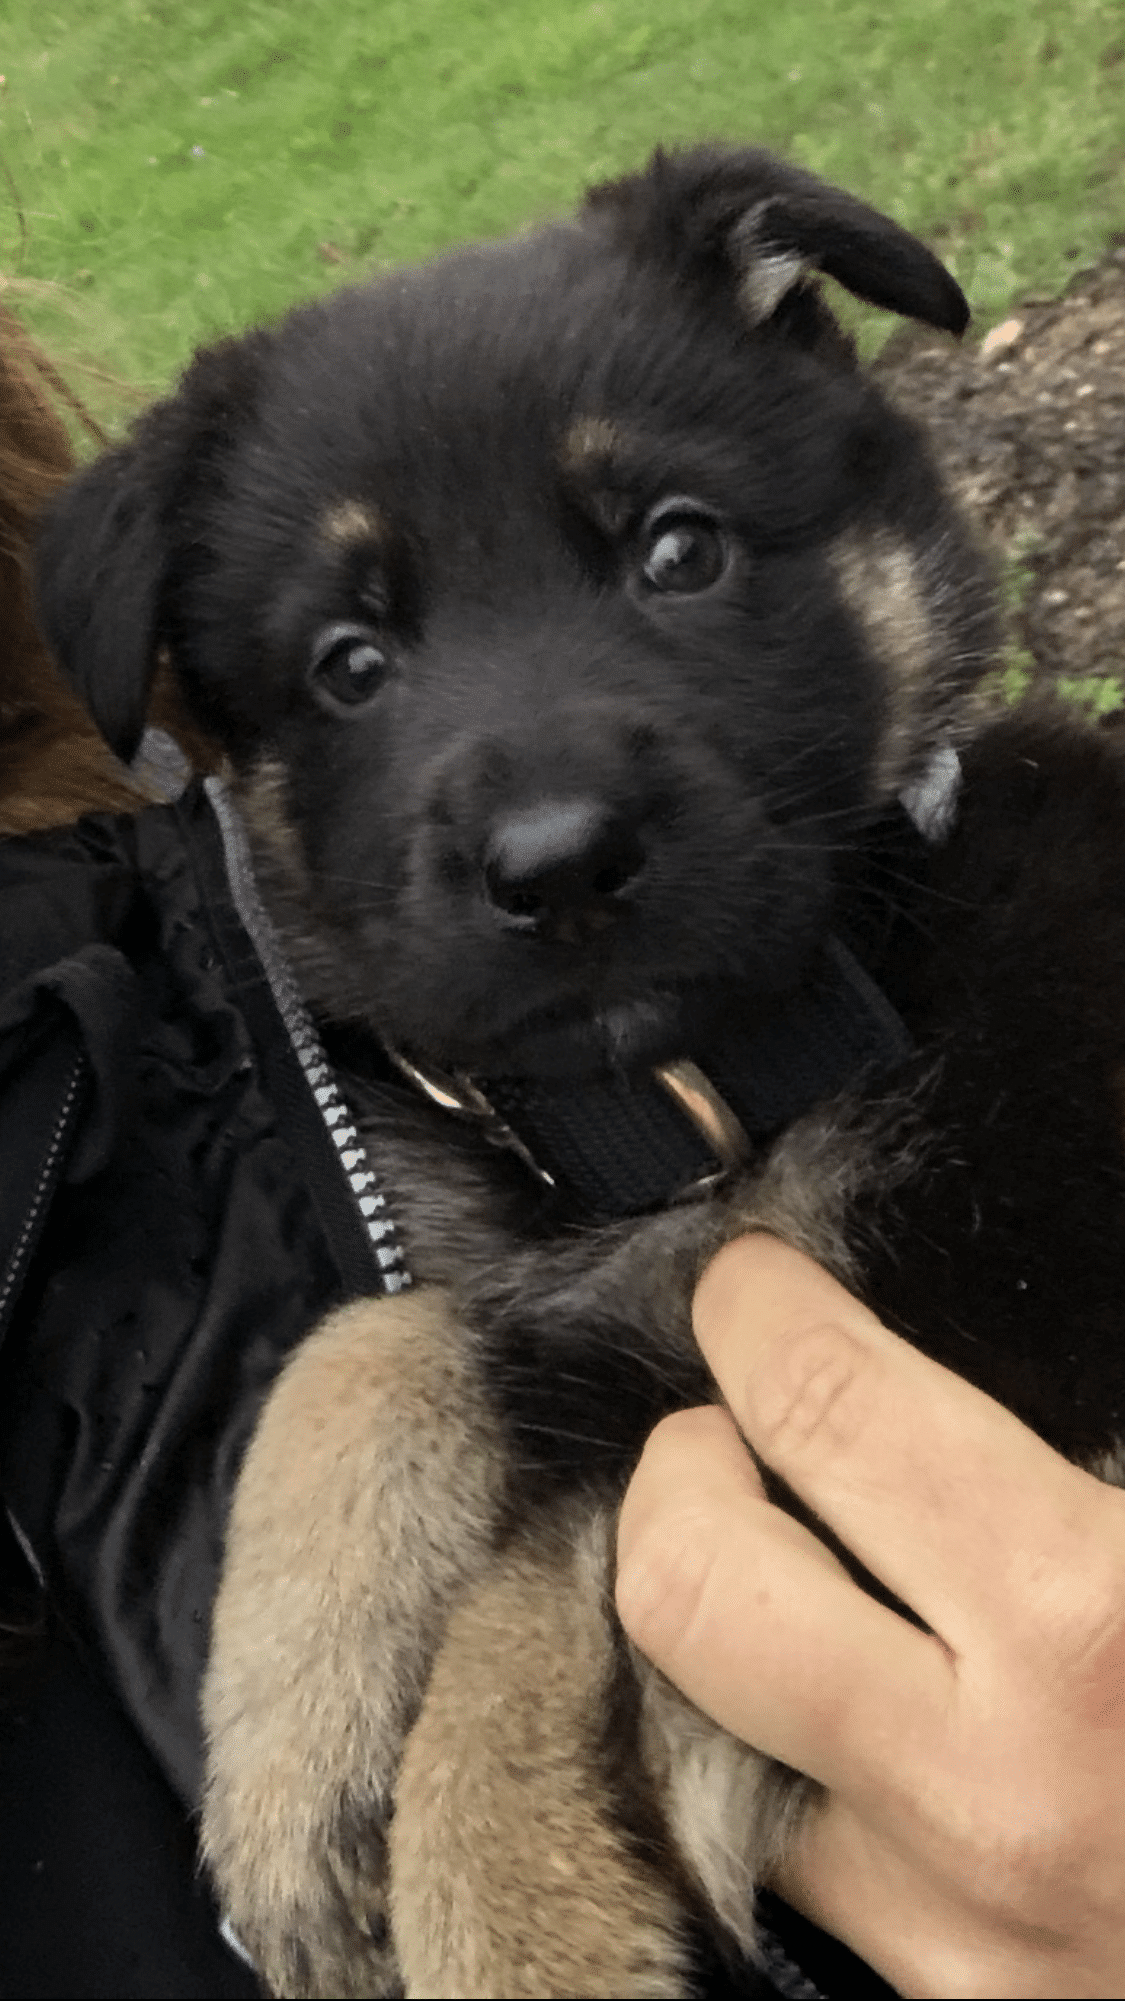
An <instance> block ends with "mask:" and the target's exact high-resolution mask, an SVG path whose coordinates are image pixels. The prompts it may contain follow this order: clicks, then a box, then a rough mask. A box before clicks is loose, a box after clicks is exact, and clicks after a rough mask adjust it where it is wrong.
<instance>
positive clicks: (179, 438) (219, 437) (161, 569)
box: [35, 335, 264, 762]
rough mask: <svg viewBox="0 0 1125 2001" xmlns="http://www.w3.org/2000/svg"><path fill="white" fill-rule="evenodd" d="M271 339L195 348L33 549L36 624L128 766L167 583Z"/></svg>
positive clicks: (68, 495) (69, 494)
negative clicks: (171, 384)
mask: <svg viewBox="0 0 1125 2001" xmlns="http://www.w3.org/2000/svg"><path fill="white" fill-rule="evenodd" d="M263 339H264V336H257V335H253V336H251V337H250V339H248V340H244V341H225V342H222V343H220V344H219V345H218V346H216V347H214V348H210V349H207V350H205V351H204V352H202V353H201V354H199V355H197V356H196V359H195V361H194V362H193V363H192V366H191V367H190V368H189V370H188V372H187V374H186V375H185V377H184V380H183V382H182V384H181V386H180V388H179V391H178V392H177V394H176V395H175V396H173V397H170V398H169V399H168V400H167V401H166V402H163V403H158V404H156V405H155V406H154V408H153V409H151V410H150V411H148V413H147V414H146V415H145V416H144V417H142V419H141V420H140V423H139V424H138V425H137V427H136V429H135V431H134V433H133V436H132V437H131V438H130V440H129V441H128V443H126V444H124V445H121V446H119V447H118V448H117V449H116V450H114V451H110V452H106V453H105V454H104V455H103V456H102V457H101V458H100V459H96V460H95V462H94V464H93V465H92V466H90V467H88V468H87V470H86V471H85V472H82V473H79V475H78V477H77V478H76V479H74V480H73V481H72V482H71V484H70V485H69V486H68V487H66V488H64V490H63V492H62V493H61V494H60V495H59V496H58V498H57V499H56V500H55V501H54V502H52V504H51V506H50V507H49V508H48V509H47V511H46V512H45V514H44V517H43V521H42V524H41V527H40V532H39V536H38V539H37V544H36V553H35V597H36V609H37V612H38V616H39V623H40V627H41V629H42V631H43V633H44V636H45V638H46V640H47V642H48V645H49V646H50V647H51V650H52V652H53V653H54V656H55V658H56V660H57V661H58V663H59V665H60V667H61V668H62V669H63V671H64V672H65V673H66V674H67V675H68V676H69V678H70V680H71V681H72V682H73V684H74V686H75V688H76V689H77V691H78V693H79V694H80V695H81V696H82V698H83V700H84V701H85V703H86V706H87V708H88V709H89V711H90V713H91V715H92V716H93V718H94V721H95V722H96V723H97V725H98V728H99V729H100V730H101V732H102V735H103V736H104V737H105V738H106V740H107V742H108V743H109V744H110V745H111V746H112V748H113V749H114V750H115V751H116V752H117V754H118V756H119V757H121V758H123V759H125V760H126V762H127V761H128V760H129V759H130V758H131V757H132V756H133V754H134V752H135V750H136V748H137V745H138V743H139V742H140V738H141V733H142V731H143V729H144V724H145V714H146V710H147V706H148V695H149V689H150V686H151V683H152V677H153V674H154V672H155V669H156V660H157V653H158V649H159V647H160V644H161V641H162V640H163V639H165V638H166V637H168V634H167V631H166V629H165V627H166V612H167V598H168V590H169V586H170V583H171V580H172V577H173V572H174V569H175V566H176V564H177V560H178V559H179V557H180V555H181V552H182V551H184V550H185V549H190V548H191V545H192V541H193V522H195V521H197V519H198V513H199V507H198V503H199V499H200V496H201V494H202V493H203V492H205V491H206V490H207V489H208V488H209V487H210V488H212V489H213V487H214V485H215V482H216V481H217V479H218V478H219V477H220V476H221V475H220V471H219V466H220V461H221V457H222V454H223V451H224V449H225V448H226V446H227V445H228V443H229V439H230V436H231V433H232V430H233V429H234V428H235V427H236V425H238V424H240V423H241V421H242V420H243V419H244V418H245V416H246V415H247V413H248V411H249V410H250V409H251V408H252V405H253V401H254V391H255V386H256V383H257V379H258V368H257V361H258V355H259V352H260V348H261V345H262V342H263Z"/></svg>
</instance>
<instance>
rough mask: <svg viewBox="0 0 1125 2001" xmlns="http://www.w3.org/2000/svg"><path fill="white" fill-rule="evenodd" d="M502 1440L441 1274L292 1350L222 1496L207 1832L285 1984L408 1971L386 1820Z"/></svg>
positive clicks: (468, 1570)
mask: <svg viewBox="0 0 1125 2001" xmlns="http://www.w3.org/2000/svg"><path fill="white" fill-rule="evenodd" d="M502 1463H503V1461H502V1455H501V1452H500V1451H499V1449H498V1445H497V1441H496V1439H495V1436H494V1425H493V1421H492V1419H491V1418H490V1416H489V1414H488V1410H487V1407H486V1405H485V1402H484V1399H483V1397H482V1395H481V1393H480V1388H479V1385H478V1382H477V1378H476V1374H475V1370H474V1365H473V1357H472V1353H471V1349H470V1345H469V1342H468V1340H467V1338H466V1336H465V1335H464V1333H463V1331H462V1330H461V1328H460V1327H459V1325H458V1324H457V1321H456V1317H455V1311H454V1308H453V1307H452V1304H451V1302H450V1300H449V1298H448V1296H447V1295H446V1294H444V1293H442V1292H440V1291H437V1290H436V1289H435V1290H431V1291H425V1290H423V1291H419V1292H417V1293H410V1294H405V1295H402V1296H401V1297H399V1298H398V1299H395V1300H380V1301H363V1302H359V1303H357V1304H355V1305H352V1306H349V1307H346V1308H344V1309H343V1310H342V1311H341V1312H339V1313H337V1314H335V1315H333V1317H332V1318H331V1319H330V1320H328V1321H326V1322H325V1324H324V1325H323V1327H321V1328H320V1329H319V1330H318V1331H317V1332H316V1333H315V1334H314V1335H312V1336H311V1338H310V1339H309V1340H308V1341H307V1342H306V1343H305V1344H304V1345H303V1346H302V1347H301V1348H300V1349H299V1350H298V1352H297V1354H296V1355H295V1356H294V1357H293V1359H292V1361H291V1362H290V1363H289V1365H288V1367H287V1369H286V1370H285V1373H284V1374H283V1376H282V1377H281V1378H280V1380H279V1382H278V1384H277V1386H276V1388H275V1389H274V1391H273V1392H272V1394H271V1396H270V1399H269V1401H268V1403H267V1405H266V1407H265V1410H264V1412H263V1415H262V1419H261V1422H260V1424H259V1427H258V1430H257V1432H256V1434H255V1437H254V1439H253V1441H252V1443H251V1446H250V1449H249V1452H248V1454H247V1457H246V1463H245V1466H244V1468H243V1471H242V1474H241V1477H240V1480H239V1484H238V1489H237V1492H236V1495H235V1500H234V1505H233V1508H232V1512H231V1520H230V1527H229V1532H228V1546H227V1555H226V1562H225V1567H224V1573H223V1579H222V1585H221V1588H220V1591H219V1595H218V1599H217V1602H216V1606H215V1617H214V1629H213V1638H212V1649H211V1657H210V1663H209V1667H208V1672H207V1676H206V1680H205V1686H204V1692H203V1711H204V1723H205V1727H206V1732H207V1740H208V1772H207V1785H206V1793H205V1799H204V1807H203V1830H202V1838H203V1849H204V1853H205V1856H206V1859H207V1862H208V1864H209V1866H210V1868H211V1871H212V1873H213V1875H214V1878H215V1882H216V1885H217V1888H218V1892H219V1896H220V1900H221V1902H222V1904H223V1906H224V1909H225V1910H226V1912H227V1914H228V1916H229V1918H230V1920H231V1923H232V1924H233V1926H234V1928H235V1931H236V1932H237V1933H238V1935H239V1937H240V1938H241V1939H242V1940H243V1941H244V1943H245V1945H246V1947H247V1950H248V1951H249V1952H250V1953H251V1955H252V1957H253V1959H254V1961H255V1964H256V1965H257V1967H258V1969H259V1972H260V1973H261V1975H262V1977H263V1979H264V1980H265V1982H266V1984H267V1985H268V1986H269V1987H270V1988H271V1989H272V1990H273V1992H275V1993H277V1994H282V1995H287V1996H288V1995H292V1996H301V1995H348V1996H351V1995H383V1994H387V1993H393V1992H395V1991H397V1988H398V1969H397V1966H396V1963H395V1958H394V1952H393V1948H392V1946H391V1945H390V1942H389V1940H388V1936H387V1924H386V1918H385V1910H384V1905H385V1893H384V1873H385V1830H386V1823H387V1819H388V1814H389V1805H390V1799H391V1795H392V1791H393V1786H394V1780H395V1775H396V1772H397V1768H398V1762H399V1757H400V1754H401V1749H402V1744H403V1740H404V1738H405V1735H406V1733H407V1731H408V1729H409V1727H410V1725H411V1723H412V1721H413V1719H414V1715H415V1713H416V1710H417V1707H418V1704H419V1701H420V1699H421V1695H422V1690H423V1688H424V1686H425V1682H426V1678H427V1675H428V1671H429V1666H430V1658H431V1655H432V1653H433V1650H434V1648H435V1647H436V1646H437V1643H438V1639H439V1637H440V1633H441V1629H442V1626H443V1623H444V1620H445V1617H446V1614H447V1611H448V1607H449V1604H450V1602H451V1600H452V1598H453V1597H454V1596H455V1595H456V1593H457V1591H458V1590H459V1589H460V1588H461V1587H462V1586H463V1584H464V1583H465V1582H466V1581H467V1580H468V1579H471V1578H472V1577H473V1575H474V1574H475V1573H476V1572H477V1571H478V1570H479V1569H480V1567H481V1565H482V1563H483V1562H484V1560H485V1557H486V1555H487V1552H488V1550H489V1548H490V1546H491V1540H492V1535H493V1530H494V1525H495V1520H496V1514H497V1509H498V1503H499V1494H500V1482H501V1470H500V1469H501V1467H502Z"/></svg>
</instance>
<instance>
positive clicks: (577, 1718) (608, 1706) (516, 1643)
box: [389, 1508, 694, 2001]
mask: <svg viewBox="0 0 1125 2001" xmlns="http://www.w3.org/2000/svg"><path fill="white" fill-rule="evenodd" d="M585 1515H586V1518H585V1520H583V1519H581V1513H580V1511H579V1510H578V1509H575V1510H573V1511H568V1510H563V1511H562V1514H561V1516H560V1517H556V1518H555V1519H554V1520H552V1521H545V1520H542V1519H540V1520H539V1521H533V1522H532V1523H531V1524H530V1525H528V1526H527V1527H526V1528H525V1529H524V1530H523V1531H522V1532H521V1533H520V1534H519V1535H518V1536H517V1537H515V1538H514V1539H513V1541H512V1542H511V1543H510V1544H509V1545H508V1546H507V1547H506V1548H505V1549H504V1550H503V1551H502V1552H501V1554H500V1555H498V1556H497V1557H496V1558H495V1560H494V1561H493V1563H492V1565H491V1566H490V1568H489V1570H488V1571H487V1573H486V1574H485V1576H484V1577H483V1578H482V1579H481V1580H480V1581H479V1582H478V1583H477V1584H475V1585H473V1586H472V1587H471V1589H470V1590H469V1591H468V1592H466V1593H465V1595H464V1596H463V1597H462V1598H461V1599H460V1601H459V1603H458V1605H457V1606H456V1608H455V1610H454V1611H453V1613H452V1615H451V1618H450V1621H449V1625H448V1627H447V1629H446V1633H445V1637H444V1640H443V1642H442V1645H441V1649H440V1651H439V1654H438V1657H437V1660H436V1661H435V1664H434V1671H433V1674H432V1677H431V1680H430V1685H429V1688H428V1689H427V1691H426V1697H425V1701H424V1703H423V1705H422V1710H421V1713H420V1715H419V1718H418V1721H417V1723H416V1724H415V1726H414V1729H413V1731H412V1732H411V1735H410V1739H409V1742H408V1744H407V1747H406V1751H405V1753H404V1756H403V1763H402V1770H401V1773H400V1777H399V1784H398V1790H397V1794H396V1800H395V1815H394V1820H393V1821H392V1823H391V1829H390V1836H389V1844H390V1858H391V1918H392V1924H393V1928H394V1935H395V1942H396V1945H397V1948H398V1954H399V1959H400V1962H401V1965H402V1970H403V1977H404V1981H405V1986H406V1992H407V1994H409V1995H412V1996H427V1997H438V1996H442V1995H446V1996H465V1997H471V2001H484V1997H489V2001H512V1997H523V1996H526V1997H536V2001H544V1997H546V2001H549V1997H551V1996H564V1995H567V1996H569V1995H585V1996H591V1995H616V1996H627V1995H632V1996H648V1997H658V1996H668V1997H671V1996H683V1995H688V1994H690V1993H692V1992H693V1991H694V1989H693V1983H692V1979H691V1967H690V1955H689V1951H688V1947H687V1942H686V1937H685V1927H684V1913H683V1907H682V1903H681V1900H680V1898H679V1896H678V1894H677V1893H676V1890H675V1888H674V1887H673V1883H672V1881H670V1880H669V1875H668V1873H667V1872H666V1870H665V1868H664V1867H662V1866H661V1865H662V1860H663V1861H667V1859H668V1846H667V1844H666V1843H665V1842H663V1841H662V1838H661V1837H662V1830H661V1828H660V1826H659V1823H658V1822H657V1821H656V1819H655V1818H654V1817H653V1818H649V1817H647V1816H646V1815H645V1812H644V1801H643V1800H642V1798H641V1797H640V1794H641V1790H642V1788H643V1785H644V1779H643V1776H642V1773H641V1769H640V1766H639V1763H638V1762H636V1761H633V1760H631V1758H630V1749H631V1745H632V1744H633V1743H634V1742H635V1739H634V1732H633V1728H632V1727H631V1720H630V1711H631V1710H634V1709H635V1697H636V1693H637V1691H636V1683H635V1680H634V1679H633V1673H632V1668H631V1665H630V1662H629V1659H628V1656H627V1654H626V1652H625V1649H624V1647H623V1645H622V1643H621V1641H620V1638H619V1635H618V1632H617V1628H616V1624H615V1617H614V1612H613V1606H612V1597H611V1592H612V1574H613V1573H612V1556H611V1551H612V1515H611V1513H610V1512H609V1511H603V1510H601V1509H597V1508H595V1509H591V1510H586V1511H585ZM635 1722H636V1716H635V1714H634V1715H633V1716H632V1723H634V1724H635ZM646 1822H647V1824H646ZM662 1850H663V1856H662V1852H661V1851H662Z"/></svg>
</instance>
